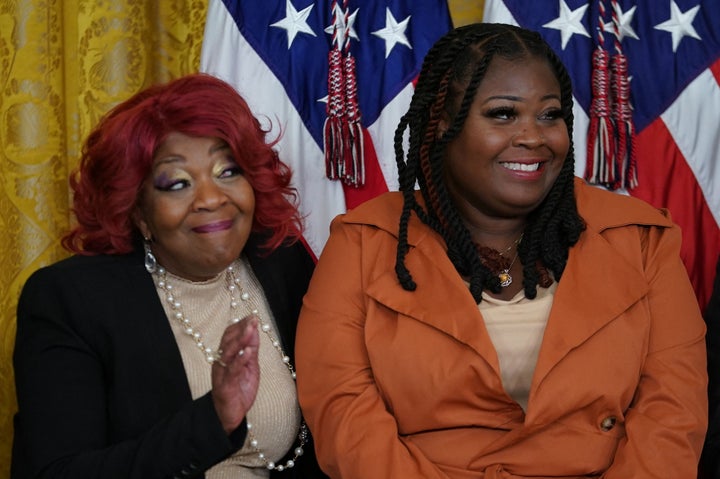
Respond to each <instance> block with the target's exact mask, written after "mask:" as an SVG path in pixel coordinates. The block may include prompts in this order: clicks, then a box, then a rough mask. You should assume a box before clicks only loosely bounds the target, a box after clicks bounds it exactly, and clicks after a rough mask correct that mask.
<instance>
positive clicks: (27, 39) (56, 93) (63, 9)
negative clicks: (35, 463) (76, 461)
mask: <svg viewBox="0 0 720 479" xmlns="http://www.w3.org/2000/svg"><path fill="white" fill-rule="evenodd" d="M206 10H207V1H206V0H151V1H148V0H112V1H98V0H76V1H68V2H64V1H59V0H0V82H1V83H0V84H1V85H2V95H1V96H0V181H1V183H0V231H2V233H3V234H2V235H1V236H0V250H1V251H2V254H0V262H1V263H0V301H1V302H0V479H5V478H8V477H9V471H10V467H9V465H10V450H11V445H12V415H13V413H14V412H15V409H16V403H15V391H14V383H13V377H12V366H11V354H12V349H13V342H14V337H15V307H16V303H17V298H18V295H19V292H20V288H21V287H22V285H23V283H24V282H25V280H26V279H27V277H28V276H29V275H30V273H32V272H33V271H35V270H36V269H37V268H39V267H40V266H44V265H47V264H49V263H52V262H54V261H56V260H58V259H61V258H62V257H64V256H66V255H67V253H66V252H65V251H64V250H63V249H62V248H61V247H60V245H59V237H60V236H61V235H62V233H64V232H65V231H66V230H67V229H68V227H69V225H70V221H71V216H70V212H69V199H70V198H69V191H68V186H67V177H68V173H69V171H70V170H71V169H72V168H74V167H75V166H76V164H77V160H78V158H79V150H80V145H81V141H82V139H83V138H84V137H85V136H86V135H87V134H88V132H89V130H90V128H91V127H92V126H93V125H94V124H95V123H96V122H97V120H98V118H99V117H100V116H101V115H102V114H104V113H105V112H106V111H107V110H108V109H109V108H110V107H112V106H113V105H115V104H116V103H117V102H119V101H121V100H124V99H125V98H127V97H128V96H130V95H131V94H133V93H135V92H137V91H138V90H141V89H143V88H144V87H146V86H148V85H150V84H152V83H155V82H159V81H167V80H170V79H172V78H175V77H178V76H180V75H182V74H186V73H191V72H194V71H197V69H198V66H199V64H200V63H199V59H200V47H201V44H202V35H203V28H204V25H205V13H206Z"/></svg>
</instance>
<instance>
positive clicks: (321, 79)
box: [201, 0, 451, 255]
mask: <svg viewBox="0 0 720 479" xmlns="http://www.w3.org/2000/svg"><path fill="white" fill-rule="evenodd" d="M333 7H335V9H334V8H333ZM333 18H335V19H336V21H339V22H340V23H333ZM333 25H335V26H336V27H339V29H338V28H336V29H335V30H334V29H333ZM450 28H451V20H450V15H449V11H448V6H447V2H446V1H445V0H386V1H375V0H363V1H358V0H353V1H350V2H348V1H344V2H343V1H337V2H335V1H331V0H325V1H315V0H210V2H209V4H208V14H207V21H206V27H205V36H204V41H203V49H202V54H201V70H202V71H204V72H207V73H210V74H213V75H215V76H217V77H219V78H222V79H224V80H226V81H228V82H229V83H231V84H232V85H234V86H235V87H236V88H237V90H238V91H239V92H240V93H241V94H242V95H243V97H244V98H245V99H246V100H247V102H248V104H249V105H250V107H251V108H252V110H253V111H254V112H255V113H256V116H258V117H259V119H260V120H261V122H263V123H264V124H265V126H266V127H268V128H270V127H271V128H272V130H271V133H270V135H269V136H270V138H274V137H275V136H277V135H278V134H279V133H280V132H282V137H281V141H280V142H279V144H278V146H277V149H278V153H279V155H280V158H281V159H282V160H283V161H284V162H285V163H287V164H288V165H290V167H291V168H292V169H293V177H294V185H295V187H296V188H297V190H298V193H299V196H300V199H301V203H300V210H301V212H302V213H303V214H304V215H305V223H306V232H305V239H306V241H307V243H308V244H309V246H310V247H311V249H312V250H313V252H314V253H315V254H316V255H319V254H320V252H321V250H322V248H323V246H324V244H325V241H326V239H327V236H328V233H329V224H330V221H331V220H332V219H333V217H335V216H336V215H337V214H339V213H344V212H345V211H346V210H347V209H348V208H352V207H353V206H355V205H357V204H359V203H361V202H362V201H364V200H366V199H369V198H371V197H373V196H375V195H377V194H379V193H381V192H384V191H387V190H388V189H391V190H392V189H397V167H396V164H395V154H394V149H393V135H394V131H395V128H396V126H397V124H398V122H399V119H400V117H401V116H402V115H403V114H404V113H405V111H406V110H407V107H408V105H409V103H410V98H411V96H412V92H413V81H414V80H415V78H416V77H417V75H418V73H419V72H420V68H421V66H422V60H423V58H424V56H425V54H426V53H427V51H428V50H429V49H430V47H431V46H432V44H433V43H434V42H435V41H436V40H437V39H438V38H440V37H441V36H442V35H443V34H444V33H446V32H447V31H448V30H449V29H450ZM338 31H341V33H342V34H343V35H344V36H345V37H346V38H349V41H350V43H349V49H350V52H351V54H352V56H353V57H354V58H355V61H356V76H357V82H358V88H357V90H358V101H359V107H360V113H361V115H362V125H363V127H364V129H365V142H364V149H365V168H366V179H365V184H364V185H363V186H362V187H360V188H355V187H353V186H346V185H344V183H342V182H340V181H337V180H335V181H332V180H329V179H328V178H327V177H326V168H325V156H324V140H323V126H324V123H325V120H326V117H327V97H328V52H329V50H330V49H331V47H332V46H333V35H334V33H335V35H337V33H338Z"/></svg>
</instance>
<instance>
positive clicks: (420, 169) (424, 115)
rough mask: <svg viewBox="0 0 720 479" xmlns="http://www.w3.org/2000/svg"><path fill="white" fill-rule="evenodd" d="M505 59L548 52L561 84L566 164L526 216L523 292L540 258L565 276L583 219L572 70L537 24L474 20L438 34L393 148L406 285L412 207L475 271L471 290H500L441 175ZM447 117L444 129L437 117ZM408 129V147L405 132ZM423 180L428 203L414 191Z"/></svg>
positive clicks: (461, 264) (531, 285) (400, 272)
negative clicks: (448, 152) (480, 93)
mask: <svg viewBox="0 0 720 479" xmlns="http://www.w3.org/2000/svg"><path fill="white" fill-rule="evenodd" d="M496 56H498V57H501V58H504V59H507V60H517V59H524V58H527V57H530V56H537V57H540V58H545V59H546V60H547V61H548V63H549V64H550V66H551V68H552V70H553V72H554V73H555V77H556V78H557V80H558V82H559V84H560V91H561V98H560V102H561V109H562V113H563V118H564V120H565V124H566V125H567V131H568V135H569V137H570V148H569V150H568V155H567V158H566V159H565V162H564V164H563V166H562V169H561V171H560V173H559V175H558V177H557V179H556V180H555V183H554V184H553V186H552V188H551V190H550V192H549V193H548V195H547V197H546V198H545V199H544V200H543V202H542V203H541V205H540V206H539V207H538V208H537V209H536V210H535V211H533V212H532V213H531V214H530V215H529V216H528V222H527V225H526V227H525V231H524V233H523V241H522V242H521V243H520V244H519V246H518V254H519V257H520V259H521V261H522V263H523V276H524V281H523V287H524V289H525V296H526V297H527V298H530V299H533V298H535V296H536V295H537V285H538V284H539V281H540V272H539V270H538V267H537V266H538V265H542V266H544V267H545V268H546V269H548V270H549V271H551V272H552V273H553V275H554V277H555V278H556V279H557V280H560V277H561V276H562V273H563V270H564V269H565V264H566V262H567V258H568V251H569V249H570V247H571V246H572V245H574V244H575V243H577V241H578V239H579V237H580V233H581V232H582V231H583V229H584V228H585V224H584V222H583V220H582V218H580V215H579V214H578V212H577V206H576V203H575V192H574V183H573V180H574V169H575V160H574V150H573V144H572V131H573V113H572V107H573V100H572V83H571V80H570V76H569V75H568V72H567V70H566V68H565V66H564V65H563V64H562V61H561V60H560V58H559V57H558V56H557V55H556V54H555V53H554V52H553V50H552V49H551V48H550V47H549V45H548V44H547V43H546V42H545V41H544V40H543V39H542V37H541V36H540V35H539V34H538V33H536V32H533V31H530V30H526V29H523V28H520V27H515V26H511V25H504V24H499V23H476V24H472V25H467V26H463V27H459V28H456V29H454V30H452V31H451V32H449V33H448V34H446V35H445V36H444V37H442V38H441V39H440V40H438V41H437V42H436V43H435V45H433V47H432V48H431V49H430V51H429V52H428V54H427V55H426V56H425V60H424V62H423V66H422V69H421V71H420V76H419V78H418V82H417V85H416V87H415V93H414V95H413V98H412V101H411V103H410V107H409V109H408V111H407V113H406V114H405V115H403V117H402V118H401V119H400V123H399V125H398V127H397V129H396V130H395V138H394V140H395V156H396V160H397V165H398V172H399V188H400V191H401V192H402V194H403V209H402V213H401V215H400V234H399V238H398V246H397V258H396V263H395V272H396V274H397V277H398V280H399V281H400V284H401V285H402V287H403V288H404V289H406V290H408V291H414V290H415V288H416V286H417V285H416V283H415V281H414V280H413V279H412V275H411V273H410V271H409V270H408V268H407V267H406V266H405V256H406V254H407V252H408V249H409V246H408V237H407V233H408V221H409V219H410V215H411V213H412V212H415V214H416V215H417V216H418V218H419V219H420V220H421V221H422V222H423V223H425V224H427V225H428V226H430V227H431V228H432V229H434V230H435V231H437V232H438V233H439V234H440V235H441V236H442V237H443V239H444V240H445V242H446V244H447V247H448V257H449V258H450V261H451V262H452V264H453V265H454V266H455V269H456V270H457V271H458V272H459V273H460V274H462V275H463V276H467V277H469V278H470V292H471V293H472V295H473V298H475V301H477V302H478V303H479V302H480V301H481V295H482V291H483V289H485V288H488V289H490V290H491V291H493V292H499V291H500V281H499V279H498V277H497V275H496V274H495V273H494V272H492V271H490V270H489V269H488V268H487V267H486V266H484V265H483V264H482V262H481V261H480V258H479V255H478V252H477V249H476V247H475V245H474V243H473V241H472V238H471V235H470V232H469V231H468V229H467V227H466V226H465V224H464V223H463V221H462V219H461V218H460V215H459V213H458V211H457V209H456V208H455V206H454V204H453V202H452V200H451V197H450V194H449V192H448V190H447V187H446V185H445V182H444V179H443V158H444V152H445V149H446V147H447V144H448V143H449V142H450V141H451V140H452V139H454V138H455V137H456V136H457V135H458V134H459V133H460V131H461V130H462V128H463V125H464V123H465V119H466V118H467V114H468V110H469V108H470V105H471V104H472V102H473V100H474V98H475V94H476V92H477V89H478V86H479V85H480V83H481V82H482V80H483V78H484V77H485V73H486V72H487V69H488V67H489V65H490V62H491V61H492V59H493V58H494V57H496ZM443 115H446V117H445V118H448V117H449V120H450V121H449V126H448V128H447V130H446V131H444V132H442V131H439V125H440V120H441V118H442V117H443ZM406 130H409V135H408V138H409V146H408V151H407V156H406V155H405V151H404V146H403V139H404V135H405V131H406ZM416 184H417V185H418V186H419V189H420V193H421V195H422V198H423V202H424V207H423V206H422V205H420V204H419V203H418V201H417V199H416V196H415V185H416Z"/></svg>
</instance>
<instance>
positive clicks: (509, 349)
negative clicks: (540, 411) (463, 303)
mask: <svg viewBox="0 0 720 479" xmlns="http://www.w3.org/2000/svg"><path fill="white" fill-rule="evenodd" d="M556 289H557V283H555V282H553V284H552V285H550V287H549V288H541V287H539V286H538V289H537V297H536V298H535V299H533V300H529V299H527V298H526V297H525V292H524V291H523V290H521V291H520V292H519V293H518V294H516V295H515V297H513V298H512V299H510V300H507V301H504V300H500V299H497V298H493V297H492V296H490V295H489V294H486V293H484V292H483V295H482V301H481V302H480V304H479V305H478V307H479V308H480V312H481V313H482V315H483V318H484V319H485V327H486V328H487V331H488V334H489V335H490V339H491V340H492V343H493V345H494V346H495V350H496V351H497V355H498V361H499V363H500V376H501V378H502V382H503V386H504V387H505V391H506V392H507V393H508V394H509V395H510V397H512V398H513V399H514V400H515V401H517V403H518V404H520V406H521V407H522V408H523V410H527V404H528V399H529V395H530V385H531V384H532V377H533V373H534V372H535V365H536V364H537V359H538V355H539V354H540V346H541V344H542V338H543V333H544V332H545V325H546V324H547V321H548V318H549V316H550V308H551V307H552V303H553V295H554V294H555V290H556Z"/></svg>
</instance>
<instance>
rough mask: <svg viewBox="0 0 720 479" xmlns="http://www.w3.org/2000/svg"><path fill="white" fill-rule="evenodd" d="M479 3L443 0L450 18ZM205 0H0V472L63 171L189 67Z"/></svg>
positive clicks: (66, 221)
mask: <svg viewBox="0 0 720 479" xmlns="http://www.w3.org/2000/svg"><path fill="white" fill-rule="evenodd" d="M483 4H484V2H482V1H481V2H478V1H477V0H475V1H470V0H450V1H449V5H450V10H451V14H452V17H453V21H454V23H455V25H462V24H466V23H470V22H473V21H479V20H480V18H481V15H482V8H483ZM206 10H207V0H152V1H147V0H113V1H110V2H98V1H97V0H76V1H68V2H64V1H47V0H0V86H1V88H2V95H1V96H0V231H2V233H3V234H2V235H0V251H2V254H0V479H7V478H8V477H9V472H10V450H11V445H12V416H13V414H14V412H15V410H16V402H15V390H14V382H13V376H12V364H11V356H12V350H13V342H14V337H15V307H16V304H17V298H18V295H19V292H20V289H21V287H22V285H23V283H24V282H25V280H26V279H27V278H28V276H29V275H30V274H31V273H32V272H33V271H35V270H36V269H38V268H39V267H41V266H44V265H48V264H50V263H52V262H54V261H57V260H59V259H61V258H62V257H64V256H66V255H67V253H66V252H65V251H64V250H63V249H62V248H61V247H60V245H59V238H60V236H61V235H62V234H63V233H64V232H65V231H66V230H67V229H68V227H69V226H70V222H71V221H72V219H71V214H70V211H69V204H70V197H69V191H68V187H67V177H68V173H69V172H70V171H71V170H72V169H73V168H74V167H75V166H76V165H77V160H78V158H79V153H80V146H81V142H82V139H83V138H85V136H86V135H87V134H88V133H89V131H90V129H91V128H92V126H93V125H94V124H95V123H96V122H97V120H98V118H99V117H100V116H101V115H103V114H104V113H105V112H106V111H107V110H108V109H109V108H110V107H112V106H113V105H115V104H116V103H118V102H119V101H121V100H124V99H125V98H127V97H128V96H130V95H131V94H133V93H135V92H137V91H139V90H142V89H143V88H144V87H146V86H148V85H150V84H152V83H156V82H161V81H163V82H164V81H167V80H170V79H172V78H176V77H178V76H181V75H183V74H186V73H191V72H194V71H197V69H198V66H199V58H200V47H201V45H202V34H203V28H204V24H205V13H206Z"/></svg>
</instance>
